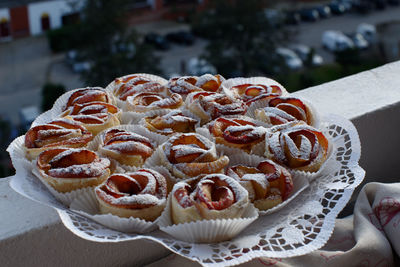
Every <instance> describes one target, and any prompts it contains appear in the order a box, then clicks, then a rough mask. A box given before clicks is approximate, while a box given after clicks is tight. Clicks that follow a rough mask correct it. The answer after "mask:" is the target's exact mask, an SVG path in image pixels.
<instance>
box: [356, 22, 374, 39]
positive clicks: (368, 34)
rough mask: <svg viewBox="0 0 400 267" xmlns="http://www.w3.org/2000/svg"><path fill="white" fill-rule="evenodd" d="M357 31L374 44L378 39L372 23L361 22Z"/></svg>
mask: <svg viewBox="0 0 400 267" xmlns="http://www.w3.org/2000/svg"><path fill="white" fill-rule="evenodd" d="M356 31H357V33H360V34H361V35H362V36H363V37H364V38H365V40H367V42H368V43H370V44H373V43H374V42H375V41H376V28H375V26H374V25H372V24H368V23H361V24H360V25H358V26H357V30H356Z"/></svg>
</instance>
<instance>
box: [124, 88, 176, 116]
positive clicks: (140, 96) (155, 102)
mask: <svg viewBox="0 0 400 267" xmlns="http://www.w3.org/2000/svg"><path fill="white" fill-rule="evenodd" d="M182 104H183V100H182V97H181V96H180V95H178V94H172V95H170V96H163V95H160V94H157V93H147V92H142V93H137V94H134V95H132V96H128V98H127V99H126V109H127V110H130V111H135V112H146V111H150V110H157V109H176V108H179V107H180V106H182Z"/></svg>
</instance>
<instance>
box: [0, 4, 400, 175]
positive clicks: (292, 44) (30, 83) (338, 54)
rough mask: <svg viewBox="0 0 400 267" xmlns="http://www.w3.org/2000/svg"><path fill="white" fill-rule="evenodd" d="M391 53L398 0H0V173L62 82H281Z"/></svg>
mask: <svg viewBox="0 0 400 267" xmlns="http://www.w3.org/2000/svg"><path fill="white" fill-rule="evenodd" d="M399 58H400V0H340V1H313V0H308V1H306V0H303V1H300V0H286V1H262V0H246V1H240V0H229V1H222V0H111V1H110V0H108V1H107V0H54V1H41V0H14V1H7V0H5V1H4V0H0V145H1V149H0V177H5V176H8V175H12V174H13V168H12V164H11V162H10V160H9V157H8V154H7V152H6V151H5V149H6V148H7V146H8V144H9V143H10V142H11V141H12V140H13V139H14V138H15V137H17V136H19V135H21V134H24V133H25V132H26V130H27V129H29V127H30V124H31V123H32V121H33V120H34V119H35V118H36V117H37V116H38V115H39V114H40V113H42V112H44V111H46V110H48V109H49V108H51V106H52V104H53V102H54V100H55V99H56V98H57V97H58V96H59V95H61V94H62V93H64V92H65V91H67V90H72V89H75V88H79V87H85V86H102V87H105V86H106V85H107V84H108V83H110V82H111V81H112V80H113V79H114V78H116V77H119V76H122V75H125V74H129V73H135V72H136V73H143V72H148V73H153V74H159V75H161V76H163V77H165V78H167V79H168V78H171V77H173V76H177V75H202V74H205V73H213V74H216V73H220V74H222V75H223V76H224V77H225V78H230V77H237V76H268V77H271V78H274V79H276V80H278V81H279V82H280V83H282V84H283V85H284V86H285V87H286V88H287V89H288V91H290V92H293V91H296V90H300V89H304V88H307V87H310V86H314V85H318V84H321V83H324V82H328V81H331V80H335V79H339V78H341V77H344V76H348V75H351V74H354V73H357V72H360V71H363V70H367V69H371V68H374V67H377V66H380V65H382V64H385V63H387V62H391V61H395V60H398V59H399ZM348 86H351V84H349V85H348Z"/></svg>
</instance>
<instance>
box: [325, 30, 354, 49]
mask: <svg viewBox="0 0 400 267" xmlns="http://www.w3.org/2000/svg"><path fill="white" fill-rule="evenodd" d="M322 46H323V47H324V48H326V49H328V50H330V51H332V52H336V51H343V50H347V49H351V48H354V43H353V41H352V40H351V39H350V38H349V37H347V36H346V35H344V34H343V33H342V32H340V31H331V30H329V31H325V32H324V33H323V34H322Z"/></svg>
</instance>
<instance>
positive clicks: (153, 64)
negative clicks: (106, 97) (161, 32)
mask: <svg viewBox="0 0 400 267" xmlns="http://www.w3.org/2000/svg"><path fill="white" fill-rule="evenodd" d="M130 2H131V1H129V0H114V1H107V0H87V1H86V2H85V6H84V8H83V10H82V18H83V19H82V24H81V25H80V29H79V31H78V32H77V33H76V34H77V38H78V39H79V40H82V41H83V43H82V46H81V47H80V48H79V49H78V54H79V57H80V58H81V59H82V60H84V61H87V62H89V63H90V65H91V69H90V70H89V71H86V72H83V79H84V80H85V81H86V82H87V83H88V84H90V85H93V86H97V85H98V86H106V85H107V84H108V83H110V82H111V81H112V80H113V79H114V78H116V77H119V76H122V75H126V74H129V73H135V72H149V73H154V74H160V68H159V58H157V57H155V56H154V54H153V50H152V48H151V47H149V46H147V45H144V44H141V43H139V40H138V39H139V36H138V34H137V33H136V32H135V31H134V30H133V29H128V21H127V20H128V18H129V12H132V11H131V10H130V9H129V4H130Z"/></svg>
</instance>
